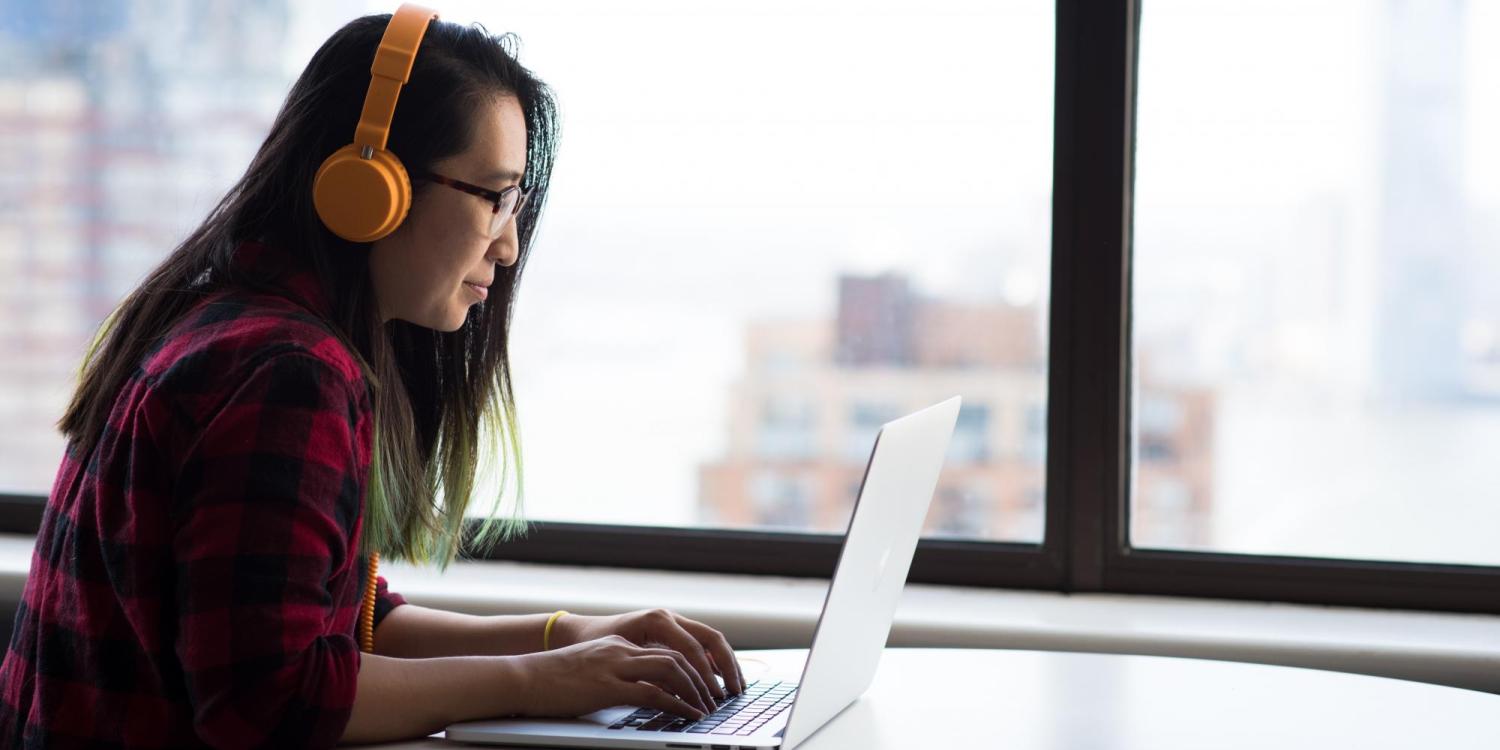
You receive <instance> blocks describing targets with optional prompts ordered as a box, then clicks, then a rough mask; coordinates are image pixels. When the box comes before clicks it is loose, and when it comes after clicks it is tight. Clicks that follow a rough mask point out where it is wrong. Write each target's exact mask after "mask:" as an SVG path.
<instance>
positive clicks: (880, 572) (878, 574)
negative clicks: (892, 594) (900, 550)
mask: <svg viewBox="0 0 1500 750" xmlns="http://www.w3.org/2000/svg"><path fill="white" fill-rule="evenodd" d="M890 559H891V548H890V545H886V548H885V551H884V552H882V553H880V562H878V563H875V578H874V580H873V581H872V582H871V584H870V590H871V591H874V590H875V589H878V588H880V579H881V578H883V577H884V576H885V564H886V561H888V560H890Z"/></svg>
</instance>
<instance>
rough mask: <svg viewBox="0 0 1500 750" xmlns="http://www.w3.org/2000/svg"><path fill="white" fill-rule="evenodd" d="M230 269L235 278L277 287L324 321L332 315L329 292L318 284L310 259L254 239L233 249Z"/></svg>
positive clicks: (243, 242) (245, 241)
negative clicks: (238, 277)
mask: <svg viewBox="0 0 1500 750" xmlns="http://www.w3.org/2000/svg"><path fill="white" fill-rule="evenodd" d="M229 266H230V268H231V269H232V270H233V272H234V274H235V275H236V276H240V277H242V278H249V279H252V280H254V281H256V282H258V283H264V284H268V285H270V286H273V287H276V288H278V289H280V290H282V291H283V292H287V293H288V294H287V296H288V297H290V298H292V299H293V301H295V302H299V303H301V304H302V305H303V306H305V307H307V308H308V309H310V310H312V311H313V312H314V313H316V314H317V315H319V316H320V317H323V318H328V317H330V316H331V315H332V313H333V306H332V304H331V303H330V301H329V298H328V292H327V290H325V289H324V288H323V285H322V283H320V282H319V281H318V277H317V274H316V273H314V272H313V268H312V264H311V263H309V262H308V260H307V258H305V257H303V256H300V255H298V254H296V253H293V252H291V251H289V250H285V249H283V248H281V247H279V246H277V245H271V244H267V243H264V242H258V241H255V240H244V241H242V242H240V243H239V245H237V246H236V247H235V249H234V257H233V258H231V259H230V261H229Z"/></svg>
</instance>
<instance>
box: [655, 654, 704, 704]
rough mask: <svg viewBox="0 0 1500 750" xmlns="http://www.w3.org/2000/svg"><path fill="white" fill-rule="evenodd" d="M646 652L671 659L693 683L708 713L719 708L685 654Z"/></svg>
mask: <svg viewBox="0 0 1500 750" xmlns="http://www.w3.org/2000/svg"><path fill="white" fill-rule="evenodd" d="M648 651H649V652H650V653H654V654H659V655H662V656H668V657H671V658H672V659H673V660H674V661H676V662H677V666H678V668H679V669H681V670H682V673H683V674H684V675H687V676H688V678H689V679H691V680H692V681H693V687H694V689H695V690H696V691H697V694H698V699H699V702H701V703H702V704H703V705H704V706H705V707H706V708H707V709H708V711H709V713H713V710H714V709H715V708H717V707H718V706H719V703H718V701H715V700H714V695H713V693H712V692H710V691H709V688H708V685H707V684H706V683H704V682H703V677H702V675H700V674H699V673H698V670H697V669H695V668H694V667H693V665H692V663H690V662H689V661H688V657H687V656H686V655H685V654H683V653H682V652H681V651H674V650H672V649H670V648H657V649H648ZM709 679H713V676H712V673H710V674H709Z"/></svg>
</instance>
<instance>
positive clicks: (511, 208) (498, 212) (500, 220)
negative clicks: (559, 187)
mask: <svg viewBox="0 0 1500 750" xmlns="http://www.w3.org/2000/svg"><path fill="white" fill-rule="evenodd" d="M425 177H426V178H427V179H429V180H432V181H433V182H436V183H438V184H439V185H447V186H448V187H451V188H453V189H454V190H462V191H464V192H465V193H468V194H470V195H477V196H479V197H480V198H483V199H485V200H487V201H489V202H491V203H493V204H494V208H493V213H492V214H491V216H490V239H492V240H493V239H498V238H499V237H500V233H501V232H503V231H505V225H506V223H508V222H509V221H510V217H512V216H516V215H518V214H520V213H521V209H523V208H525V207H526V199H527V198H530V197H531V188H527V189H525V190H522V189H521V186H520V185H511V186H510V187H508V188H506V189H504V190H501V191H499V192H496V191H494V190H490V189H488V188H482V187H480V186H478V185H473V184H470V183H467V182H464V181H463V180H455V179H453V178H452V177H444V176H443V175H440V174H435V173H432V172H428V173H427V174H426V175H425Z"/></svg>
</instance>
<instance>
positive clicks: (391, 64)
mask: <svg viewBox="0 0 1500 750" xmlns="http://www.w3.org/2000/svg"><path fill="white" fill-rule="evenodd" d="M437 17H438V14H437V11H434V10H432V9H431V8H424V7H422V6H420V5H413V4H411V3H402V4H401V7H399V8H397V9H396V12H395V13H394V14H392V15H391V21H390V23H389V24H387V25H386V27H385V34H384V35H383V36H381V37H380V48H379V49H378V50H376V51H375V62H373V63H371V65H370V89H369V91H368V92H367V93H366V94H365V106H364V109H363V110H361V111H360V114H359V125H358V126H356V127H355V128H354V143H355V144H356V145H358V146H360V147H362V148H363V147H366V146H368V147H370V148H373V149H375V150H377V151H378V150H381V149H384V148H385V141H386V138H388V137H389V136H390V132H391V118H392V117H394V116H395V114H396V98H397V97H398V96H400V94H401V86H402V85H403V84H405V83H406V82H407V81H408V80H409V79H410V78H411V66H412V64H413V63H414V62H416V59H417V48H418V47H419V46H421V44H422V37H423V35H425V34H426V33H427V24H428V23H429V22H430V21H432V20H433V19H435V18H437Z"/></svg>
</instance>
